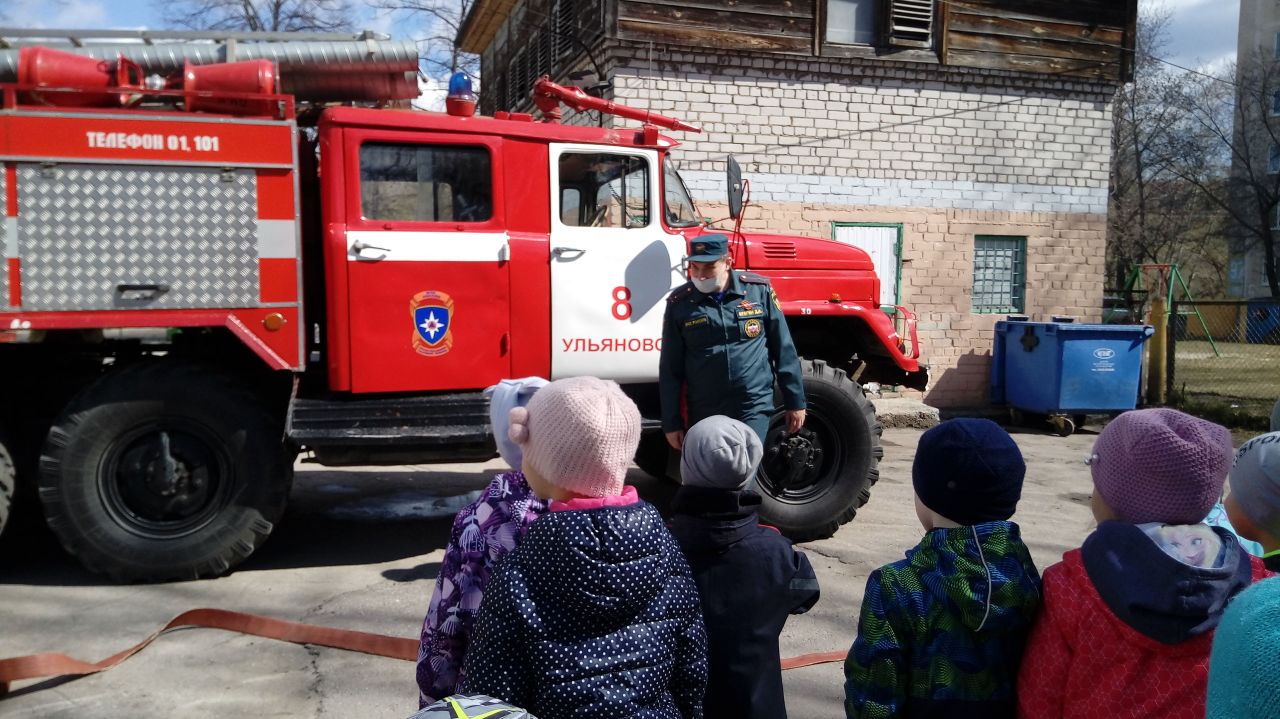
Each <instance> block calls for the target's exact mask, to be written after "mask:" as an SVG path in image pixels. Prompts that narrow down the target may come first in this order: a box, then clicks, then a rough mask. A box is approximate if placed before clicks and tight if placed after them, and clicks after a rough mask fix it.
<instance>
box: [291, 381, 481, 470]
mask: <svg viewBox="0 0 1280 719" xmlns="http://www.w3.org/2000/svg"><path fill="white" fill-rule="evenodd" d="M285 431H286V434H287V435H288V438H289V439H290V441H292V442H293V443H294V444H296V445H298V446H299V447H305V448H308V449H316V450H318V449H320V448H327V447H349V448H354V447H362V448H367V449H370V450H375V449H377V448H386V449H400V450H408V449H412V448H419V449H433V450H445V451H450V450H452V451H453V452H455V453H456V454H457V455H470V454H474V453H476V452H480V453H481V454H486V455H488V456H493V453H494V449H493V440H492V438H491V437H490V429H489V400H488V399H487V398H485V397H484V395H482V394H481V393H479V392H459V393H449V394H432V395H419V396H399V395H397V396H391V397H373V398H360V399H349V398H299V397H295V398H294V399H293V401H292V402H291V403H290V405H289V418H288V422H287V424H286V426H285Z"/></svg>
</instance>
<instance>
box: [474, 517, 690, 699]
mask: <svg viewBox="0 0 1280 719" xmlns="http://www.w3.org/2000/svg"><path fill="white" fill-rule="evenodd" d="M706 645H707V640H706V632H705V630H704V627H703V623H702V611H701V607H700V605H699V602H698V589H697V586H696V585H695V584H694V582H693V577H692V575H691V573H690V571H689V565H688V563H687V562H686V561H685V559H684V555H683V554H681V552H680V549H679V547H678V546H677V545H676V542H675V539H674V538H673V537H672V536H671V533H670V532H669V531H667V528H666V526H665V525H664V524H663V520H662V517H661V516H660V515H659V514H658V511H657V510H656V509H654V508H653V506H652V505H650V504H648V503H647V502H643V501H637V502H635V503H633V504H628V505H625V506H615V507H599V508H592V509H578V510H571V511H558V512H550V513H548V514H545V515H543V516H542V517H541V518H540V519H538V520H537V521H536V522H534V524H533V526H532V527H531V528H530V530H529V533H528V535H526V536H525V539H524V541H523V542H521V543H520V545H519V546H518V547H517V548H516V550H515V551H513V552H512V553H510V554H508V555H507V556H506V558H504V559H503V560H502V562H501V563H500V564H499V565H498V569H497V571H496V573H495V574H494V576H493V578H492V581H491V583H490V585H489V590H488V591H487V592H486V593H485V595H484V601H483V603H482V604H481V607H480V613H479V617H478V618H477V620H476V626H475V632H474V634H473V635H472V640H471V648H470V650H469V651H468V653H467V657H466V663H465V665H464V679H463V685H464V687H465V688H466V691H468V692H479V693H484V694H488V695H489V696H493V697H497V698H499V699H503V700H505V701H507V702H510V703H512V704H515V705H517V706H521V707H524V708H526V709H528V710H529V711H530V712H531V713H533V714H534V715H536V716H538V717H539V718H540V719H562V718H563V719H567V718H570V717H572V718H574V719H586V718H588V717H590V718H591V719H604V718H606V717H634V718H636V719H668V718H670V719H676V718H688V717H701V716H702V696H703V693H704V692H705V690H706V685H707V663H706V649H707V646H706Z"/></svg>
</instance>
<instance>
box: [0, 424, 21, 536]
mask: <svg viewBox="0 0 1280 719" xmlns="http://www.w3.org/2000/svg"><path fill="white" fill-rule="evenodd" d="M17 490H18V474H17V472H16V471H15V470H14V467H13V455H11V454H9V448H8V446H7V443H6V442H5V440H4V437H3V435H0V537H2V536H4V528H5V526H7V525H8V524H9V510H10V509H11V508H12V507H13V495H14V493H15V492H17Z"/></svg>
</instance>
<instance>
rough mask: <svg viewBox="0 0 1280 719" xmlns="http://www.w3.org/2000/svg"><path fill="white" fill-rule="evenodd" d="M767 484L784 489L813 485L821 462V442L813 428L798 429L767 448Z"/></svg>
mask: <svg viewBox="0 0 1280 719" xmlns="http://www.w3.org/2000/svg"><path fill="white" fill-rule="evenodd" d="M769 460H770V461H769V468H770V469H771V470H775V471H771V472H770V473H769V479H770V483H771V484H773V485H774V486H775V487H777V488H779V489H783V490H790V489H798V488H801V487H805V486H807V485H809V484H812V482H813V478H814V475H815V473H816V472H817V468H818V465H819V464H821V461H822V445H821V443H820V442H819V441H818V437H817V435H816V434H814V433H813V432H812V431H810V430H808V429H805V428H801V429H800V431H799V432H797V433H796V434H793V435H790V436H787V437H785V438H784V439H781V440H780V441H778V442H775V443H774V444H773V445H772V446H771V447H770V448H769Z"/></svg>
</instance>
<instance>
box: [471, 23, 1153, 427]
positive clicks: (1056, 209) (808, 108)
mask: <svg viewBox="0 0 1280 719" xmlns="http://www.w3.org/2000/svg"><path fill="white" fill-rule="evenodd" d="M1136 13H1137V3H1136V0H1124V1H1122V2H1108V1H1106V0H1080V1H1078V2H1072V3H1058V2H1049V1H1047V0H1023V1H1021V2H1011V1H1009V0H968V1H966V2H964V3H961V2H957V1H952V0H938V1H937V2H933V1H931V0H778V1H775V2H763V1H754V2H753V1H747V0H743V1H740V2H731V3H711V2H701V1H682V2H680V3H669V2H659V1H657V0H654V1H652V2H636V1H633V0H599V1H598V2H593V1H590V0H477V1H476V3H475V5H474V6H473V7H472V9H471V12H470V14H469V15H468V17H467V18H466V21H465V23H464V25H463V27H462V30H461V31H460V33H459V36H458V42H459V44H460V46H461V47H462V48H463V49H464V50H467V51H470V52H476V53H479V54H480V56H481V64H482V80H483V89H482V91H481V107H482V110H484V111H486V112H492V111H494V110H504V109H505V110H529V109H531V106H530V104H529V101H528V89H529V88H530V87H532V83H533V80H534V79H536V77H537V76H538V75H541V74H543V73H546V74H550V75H551V76H552V77H553V79H557V80H558V81H562V82H566V81H567V82H573V81H574V79H575V78H577V79H578V83H579V84H584V85H587V86H591V85H597V91H599V92H603V93H605V95H606V96H611V97H612V98H614V99H617V100H619V101H621V102H624V103H626V104H628V105H632V106H636V107H641V108H648V109H651V110H654V111H656V112H660V113H664V114H668V115H674V116H676V117H679V118H681V119H683V120H686V121H688V122H691V123H693V124H695V125H698V126H700V127H701V128H702V129H703V132H702V134H697V135H693V134H685V135H683V136H682V137H681V139H682V140H683V141H684V145H683V147H682V148H681V150H680V151H679V152H678V157H679V158H680V172H681V174H682V175H683V176H684V178H685V180H686V182H687V183H688V184H689V186H690V188H689V189H690V190H691V192H692V193H693V194H694V195H695V197H696V198H697V199H698V200H699V201H700V202H699V204H700V208H701V210H702V212H703V214H704V215H708V216H713V217H723V216H725V215H727V212H726V211H725V210H724V204H723V203H724V197H725V182H724V159H725V157H726V156H727V155H730V154H732V155H734V156H735V157H736V158H737V159H738V161H739V162H740V163H742V166H743V170H744V174H745V176H746V177H747V179H749V180H750V182H751V202H752V205H751V208H750V210H749V212H748V214H747V219H746V221H745V222H744V226H749V227H751V228H753V229H757V230H762V231H770V232H779V233H789V234H800V235H809V236H815V237H827V238H834V239H837V240H841V241H847V242H851V243H854V244H857V245H859V246H861V247H864V248H865V249H868V251H870V252H871V253H872V255H873V258H874V259H875V261H876V264H877V270H878V272H879V274H880V276H881V279H882V282H883V285H884V288H883V294H882V298H881V303H882V304H883V305H885V306H890V305H894V304H901V305H905V306H907V307H910V308H911V309H912V310H913V311H914V312H916V313H917V314H918V316H919V318H920V325H919V327H920V334H921V343H922V345H923V351H924V357H925V360H926V361H927V362H928V363H929V365H930V367H931V375H932V378H933V379H932V381H931V384H930V388H929V390H928V391H927V392H926V395H925V400H926V401H927V402H929V403H930V404H933V405H935V406H940V407H941V406H975V405H980V404H983V403H985V402H986V393H987V383H988V372H989V366H990V354H991V344H992V328H993V325H994V323H995V322H996V321H997V320H999V319H1003V318H1004V316H1005V315H1006V314H1009V313H1023V314H1028V315H1031V316H1033V318H1037V319H1039V318H1046V319H1047V317H1048V316H1049V315H1051V314H1064V315H1072V316H1075V317H1078V318H1080V319H1081V320H1084V321H1096V320H1098V318H1099V316H1100V306H1101V302H1102V288H1103V281H1104V254H1105V253H1104V245H1105V241H1106V236H1105V235H1106V219H1107V218H1106V212H1107V190H1108V176H1109V164H1110V163H1109V158H1110V152H1111V140H1110V136H1111V103H1112V97H1113V94H1114V91H1115V88H1116V86H1117V84H1118V83H1120V82H1123V81H1125V80H1127V79H1128V78H1129V77H1130V74H1131V63H1130V59H1131V54H1130V52H1131V48H1132V47H1133V34H1134V23H1135V18H1136ZM602 81H603V82H606V83H607V85H601V84H600V83H601V82H602ZM573 121H578V122H597V121H599V122H604V123H608V122H610V118H596V117H595V116H594V115H592V116H589V117H577V118H573Z"/></svg>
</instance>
